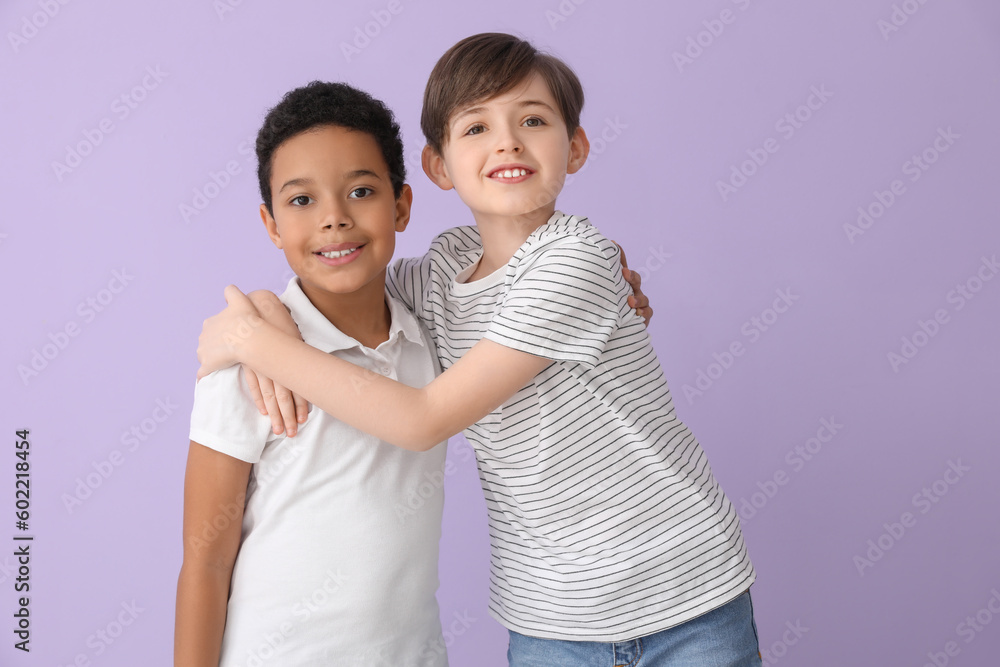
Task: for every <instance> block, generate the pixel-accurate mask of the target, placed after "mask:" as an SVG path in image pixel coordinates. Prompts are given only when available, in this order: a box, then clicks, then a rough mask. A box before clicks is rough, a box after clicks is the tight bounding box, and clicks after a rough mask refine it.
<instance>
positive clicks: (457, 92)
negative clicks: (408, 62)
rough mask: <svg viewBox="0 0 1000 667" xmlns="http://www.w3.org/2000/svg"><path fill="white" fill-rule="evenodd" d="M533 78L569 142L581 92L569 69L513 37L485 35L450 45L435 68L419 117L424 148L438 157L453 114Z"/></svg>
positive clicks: (574, 127) (425, 92) (527, 43)
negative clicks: (551, 101)
mask: <svg viewBox="0 0 1000 667" xmlns="http://www.w3.org/2000/svg"><path fill="white" fill-rule="evenodd" d="M535 73H537V74H539V75H540V76H541V77H542V78H543V79H544V80H545V83H546V84H548V86H549V90H550V91H552V96H553V97H555V98H556V103H557V105H558V107H559V112H560V113H561V114H562V117H563V121H564V122H565V123H566V129H567V130H568V131H569V134H570V136H572V135H573V132H575V131H576V128H577V127H579V126H580V111H581V110H582V109H583V87H582V86H581V85H580V80H579V79H578V78H577V77H576V74H574V73H573V70H572V69H570V68H569V65H567V64H566V63H564V62H563V61H561V60H559V59H558V58H556V57H554V56H550V55H548V54H546V53H540V52H539V51H538V50H537V49H536V48H535V47H534V46H532V45H531V44H530V43H529V42H526V41H524V40H523V39H519V38H517V37H515V36H513V35H508V34H505V33H500V32H484V33H481V34H478V35H473V36H471V37H466V38H465V39H463V40H462V41H460V42H458V43H457V44H455V45H454V46H453V47H451V48H450V49H448V50H447V51H446V52H445V54H444V55H443V56H441V59H440V60H438V61H437V64H436V65H435V66H434V70H433V71H432V72H431V76H430V78H429V79H428V80H427V88H426V89H425V90H424V108H423V111H422V113H421V114H420V129H421V130H423V132H424V137H425V138H426V139H427V144H428V145H429V146H430V147H431V148H433V149H434V150H435V151H438V152H440V151H441V149H442V147H443V146H444V143H445V139H446V138H447V131H448V121H449V120H450V119H451V115H452V114H453V113H454V112H455V111H456V110H457V109H460V108H463V107H467V106H469V105H471V104H474V103H476V102H479V101H482V100H488V99H492V98H494V97H496V96H497V95H502V94H504V93H506V92H507V91H509V90H511V89H512V88H514V87H515V86H517V85H518V84H519V83H521V82H522V81H524V80H525V79H526V78H528V77H529V76H530V75H532V74H535Z"/></svg>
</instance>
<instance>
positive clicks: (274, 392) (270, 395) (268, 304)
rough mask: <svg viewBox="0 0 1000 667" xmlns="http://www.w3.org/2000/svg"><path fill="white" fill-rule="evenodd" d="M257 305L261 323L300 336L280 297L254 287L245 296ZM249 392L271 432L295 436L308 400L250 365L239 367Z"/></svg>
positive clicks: (307, 410)
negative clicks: (265, 416)
mask: <svg viewBox="0 0 1000 667" xmlns="http://www.w3.org/2000/svg"><path fill="white" fill-rule="evenodd" d="M247 296H248V297H249V299H250V301H251V303H253V305H254V307H255V308H257V312H259V313H260V315H261V317H263V318H264V321H265V322H268V323H270V324H273V325H274V326H276V327H278V329H280V330H281V331H283V332H284V333H287V334H288V335H290V336H294V337H296V338H299V339H301V338H302V335H301V333H299V328H298V327H297V326H295V320H293V319H292V317H291V315H290V314H289V312H288V308H287V307H286V306H285V304H283V303H282V302H281V300H280V299H279V298H278V297H277V296H276V295H275V294H274V292H269V291H268V290H255V291H253V292H250V294H248V295H247ZM243 375H244V377H245V378H246V381H247V386H248V387H249V389H250V395H251V396H252V397H253V400H254V403H256V404H257V409H258V410H260V413H261V414H262V415H268V416H270V417H271V428H272V430H273V431H274V432H275V433H281V432H282V431H284V430H287V432H288V436H289V437H291V436H293V435H295V433H296V431H297V430H298V424H301V423H303V422H305V420H306V417H307V416H308V414H309V403H308V401H306V400H305V399H304V398H302V397H301V396H299V395H298V394H295V393H292V392H291V391H290V390H289V389H287V388H286V387H283V386H282V385H280V384H275V383H274V382H273V381H272V380H271V378H268V377H265V376H264V375H260V374H258V373H257V372H255V371H254V370H253V369H252V368H250V367H249V366H247V365H245V364H244V366H243Z"/></svg>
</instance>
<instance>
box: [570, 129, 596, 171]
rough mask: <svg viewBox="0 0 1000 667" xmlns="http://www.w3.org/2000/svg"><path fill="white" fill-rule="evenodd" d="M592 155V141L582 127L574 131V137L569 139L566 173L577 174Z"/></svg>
mask: <svg viewBox="0 0 1000 667" xmlns="http://www.w3.org/2000/svg"><path fill="white" fill-rule="evenodd" d="M588 155H590V140H589V139H587V133H586V132H584V131H583V128H582V127H578V128H576V130H574V131H573V136H572V137H570V139H569V162H568V163H567V164H566V173H567V174H575V173H576V172H578V171H580V168H581V167H582V166H583V165H584V163H585V162H586V161H587V156H588Z"/></svg>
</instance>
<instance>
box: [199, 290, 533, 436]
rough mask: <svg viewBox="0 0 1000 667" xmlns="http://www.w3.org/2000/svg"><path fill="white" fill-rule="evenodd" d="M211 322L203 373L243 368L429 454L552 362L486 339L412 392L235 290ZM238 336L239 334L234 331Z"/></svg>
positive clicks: (202, 344)
mask: <svg viewBox="0 0 1000 667" xmlns="http://www.w3.org/2000/svg"><path fill="white" fill-rule="evenodd" d="M226 300H227V301H228V302H229V306H227V307H226V309H225V310H223V311H222V312H221V313H219V314H218V315H216V316H214V317H212V318H210V319H208V320H206V321H205V325H204V328H203V329H202V334H201V337H200V338H199V345H198V359H199V360H200V361H201V363H202V368H201V370H199V376H202V375H205V374H207V373H208V372H210V370H211V369H213V368H217V367H226V366H229V365H231V364H233V363H243V364H246V365H247V366H250V367H252V368H255V369H257V370H258V371H259V372H260V373H263V374H264V375H266V376H268V377H270V378H273V379H274V380H275V381H276V382H280V383H281V384H283V385H284V386H286V387H288V388H290V389H292V390H293V391H294V392H296V393H298V394H301V395H302V396H304V397H306V398H307V399H308V400H310V401H312V403H313V404H314V405H316V406H317V407H319V408H320V409H321V410H323V411H325V412H327V413H329V414H330V415H332V416H334V417H336V418H337V419H339V420H341V421H343V422H345V423H347V424H350V425H351V426H353V427H354V428H357V429H359V430H362V431H365V432H366V433H370V434H372V435H374V436H376V437H378V438H380V439H382V440H384V441H386V442H389V443H392V444H394V445H397V446H399V447H402V448H404V449H411V450H417V451H424V450H427V449H430V448H431V447H433V446H434V445H436V444H438V443H439V442H441V441H442V440H446V439H448V438H449V437H450V436H452V435H454V434H456V433H459V432H461V431H462V430H463V429H465V428H467V427H468V426H471V425H472V424H474V423H476V422H477V421H479V420H480V419H482V418H483V417H485V416H486V415H488V414H489V413H490V412H492V411H493V410H495V409H496V408H498V407H499V406H500V405H502V404H503V403H504V401H506V400H507V399H508V398H510V397H511V396H513V395H514V394H515V393H516V392H517V390H519V389H520V388H521V387H523V386H524V385H526V384H528V383H529V382H530V381H531V379H532V378H533V377H535V375H537V374H538V373H539V372H541V371H542V370H543V369H544V368H545V367H546V366H548V365H549V364H550V363H552V360H550V359H546V358H543V357H538V356H535V355H532V354H528V353H526V352H521V351H519V350H515V349H513V348H509V347H505V346H503V345H500V344H498V343H494V342H493V341H490V340H481V341H480V342H478V343H476V345H474V346H473V347H472V349H470V350H469V351H468V352H467V353H466V354H465V356H463V357H462V358H461V359H460V360H459V361H458V362H456V363H455V364H454V365H453V366H452V367H451V368H449V369H448V370H447V371H445V372H444V373H442V374H441V375H439V376H438V377H437V378H436V379H435V380H434V381H433V382H431V383H430V384H429V385H427V386H426V387H422V388H414V387H409V386H407V385H405V384H403V383H401V382H396V381H395V380H391V379H389V378H387V377H384V376H382V375H379V374H377V373H373V372H371V371H369V370H367V369H365V368H361V367H360V366H355V365H354V364H352V363H350V362H348V361H344V360H343V359H339V358H337V357H335V356H333V355H330V354H325V353H323V352H321V351H320V350H317V349H316V348H314V347H311V346H309V345H307V344H306V343H304V342H303V341H301V340H298V339H296V338H293V337H291V336H288V335H286V334H284V333H282V332H281V331H279V330H278V329H277V328H276V327H274V326H272V325H270V324H268V323H267V322H265V321H263V320H262V319H261V318H260V317H259V316H258V315H257V313H256V312H255V311H254V309H253V305H252V304H251V303H250V301H249V300H248V299H247V298H246V296H245V295H244V294H243V293H242V292H240V291H239V290H238V289H237V288H236V287H234V286H232V285H230V286H229V287H227V288H226ZM234 332H235V333H234Z"/></svg>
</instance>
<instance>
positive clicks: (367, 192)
mask: <svg viewBox="0 0 1000 667" xmlns="http://www.w3.org/2000/svg"><path fill="white" fill-rule="evenodd" d="M358 193H361V194H358ZM373 194H375V191H374V190H372V189H371V188H354V189H353V190H351V194H349V195H348V199H366V198H368V197H371V196H372V195H373Z"/></svg>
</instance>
